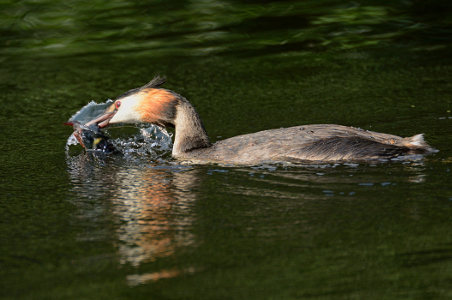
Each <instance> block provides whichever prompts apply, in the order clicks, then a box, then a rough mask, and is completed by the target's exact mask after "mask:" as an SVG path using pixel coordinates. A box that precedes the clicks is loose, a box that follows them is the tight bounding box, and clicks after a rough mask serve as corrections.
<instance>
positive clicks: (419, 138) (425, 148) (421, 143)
mask: <svg viewBox="0 0 452 300" xmlns="http://www.w3.org/2000/svg"><path fill="white" fill-rule="evenodd" d="M402 144H403V145H404V146H405V147H407V148H410V149H412V150H414V151H415V152H423V153H432V152H438V150H436V149H434V148H432V147H431V146H430V145H429V144H427V142H426V141H425V140H424V134H423V133H421V134H416V135H413V136H410V137H406V138H404V139H403V140H402Z"/></svg>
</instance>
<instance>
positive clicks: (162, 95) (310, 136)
mask: <svg viewBox="0 0 452 300" xmlns="http://www.w3.org/2000/svg"><path fill="white" fill-rule="evenodd" d="M164 82H165V80H164V79H162V78H160V77H155V78H154V79H152V80H151V81H150V82H149V83H148V84H146V85H144V86H142V87H140V88H136V89H133V90H130V91H128V92H126V93H125V94H123V95H121V96H119V97H118V98H117V99H116V100H115V101H114V103H113V104H112V105H111V106H110V107H108V108H107V109H106V111H105V113H104V114H102V115H101V116H100V117H98V118H96V119H94V120H92V121H90V122H88V123H87V124H86V125H91V124H98V125H99V127H101V128H103V127H106V126H107V125H109V124H114V123H143V122H148V123H153V124H157V125H160V126H174V128H175V140H174V146H173V151H172V156H173V157H174V158H176V159H179V160H188V161H192V162H195V163H221V164H246V165H253V164H260V163H263V162H303V161H304V162H306V161H316V162H332V161H364V160H375V159H388V158H389V159H390V158H395V157H398V156H406V155H410V154H428V153H431V152H434V151H435V150H434V149H433V148H431V147H430V146H429V145H428V144H427V143H426V142H425V141H424V139H423V135H422V134H418V135H415V136H412V137H407V138H402V137H400V136H396V135H391V134H385V133H378V132H372V131H367V130H363V129H358V128H353V127H347V126H341V125H333V124H316V125H302V126H295V127H290V128H280V129H270V130H264V131H259V132H256V133H251V134H244V135H239V136H235V137H232V138H229V139H226V140H222V141H218V142H216V143H214V144H211V143H210V142H209V138H208V136H207V133H206V130H205V129H204V126H203V124H202V121H201V119H200V117H199V115H198V113H197V112H196V110H195V109H194V107H193V106H192V105H191V104H190V102H188V100H187V99H185V98H184V97H183V96H181V95H179V94H177V93H175V92H173V91H170V90H167V89H163V88H160V86H161V85H162V84H163V83H164Z"/></svg>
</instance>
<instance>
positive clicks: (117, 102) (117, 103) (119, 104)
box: [115, 101, 121, 109]
mask: <svg viewBox="0 0 452 300" xmlns="http://www.w3.org/2000/svg"><path fill="white" fill-rule="evenodd" d="M115 105H116V109H118V108H119V107H120V106H121V101H116V103H115Z"/></svg>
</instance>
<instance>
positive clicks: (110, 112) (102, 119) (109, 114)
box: [85, 104, 117, 128]
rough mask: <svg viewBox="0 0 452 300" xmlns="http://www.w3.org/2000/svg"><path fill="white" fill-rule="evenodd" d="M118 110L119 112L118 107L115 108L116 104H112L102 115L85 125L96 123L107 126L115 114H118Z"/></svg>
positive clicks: (101, 126)
mask: <svg viewBox="0 0 452 300" xmlns="http://www.w3.org/2000/svg"><path fill="white" fill-rule="evenodd" d="M116 112H117V109H116V108H115V105H114V104H112V105H111V106H110V107H108V108H107V109H106V110H105V112H104V113H103V114H102V115H100V116H99V117H97V118H95V119H93V120H91V121H89V122H88V123H86V124H85V125H86V126H90V125H93V124H96V125H97V126H99V127H100V128H104V127H107V126H108V124H109V122H110V120H111V119H112V118H113V116H114V115H115V114H116Z"/></svg>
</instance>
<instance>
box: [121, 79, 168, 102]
mask: <svg viewBox="0 0 452 300" xmlns="http://www.w3.org/2000/svg"><path fill="white" fill-rule="evenodd" d="M165 82H166V78H164V77H160V76H158V75H157V76H155V77H154V78H152V80H151V81H149V82H148V83H146V84H145V85H143V86H142V87H139V88H134V89H131V90H129V91H127V92H125V93H124V94H122V95H121V96H119V97H117V98H116V99H115V100H118V99H121V98H125V97H127V96H130V95H132V94H135V93H138V92H139V91H142V90H146V89H154V88H158V87H160V86H161V85H162V84H164V83H165Z"/></svg>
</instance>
